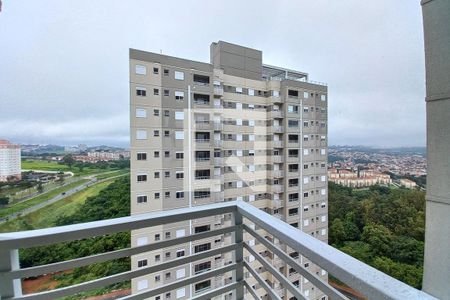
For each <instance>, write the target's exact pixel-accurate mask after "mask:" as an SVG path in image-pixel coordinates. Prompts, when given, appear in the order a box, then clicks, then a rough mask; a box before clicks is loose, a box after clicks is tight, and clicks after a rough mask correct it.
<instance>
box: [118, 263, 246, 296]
mask: <svg viewBox="0 0 450 300" xmlns="http://www.w3.org/2000/svg"><path fill="white" fill-rule="evenodd" d="M238 265H239V264H231V265H228V266H225V267H222V268H219V269H214V270H211V271H208V272H204V273H201V274H199V275H195V276H192V277H188V278H186V279H183V280H180V281H176V282H174V283H171V284H166V285H164V286H162V287H160V288H156V289H152V290H150V291H146V292H142V293H138V294H133V295H129V296H125V297H123V298H121V299H124V300H135V299H136V300H140V299H146V298H149V297H154V296H156V295H159V294H162V293H165V292H167V291H172V290H176V289H178V288H181V287H183V286H187V285H190V284H193V283H195V282H198V281H202V280H205V279H208V278H211V277H214V276H217V275H219V274H223V273H227V272H230V271H233V270H235V269H236V268H237V267H238Z"/></svg>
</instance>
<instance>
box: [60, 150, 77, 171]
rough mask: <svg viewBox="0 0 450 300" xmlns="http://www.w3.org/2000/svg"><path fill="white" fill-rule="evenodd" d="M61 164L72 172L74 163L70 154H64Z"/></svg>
mask: <svg viewBox="0 0 450 300" xmlns="http://www.w3.org/2000/svg"><path fill="white" fill-rule="evenodd" d="M63 162H64V164H66V165H67V166H68V167H69V169H71V170H72V166H73V164H74V163H75V159H74V158H73V156H72V154H66V155H64V157H63Z"/></svg>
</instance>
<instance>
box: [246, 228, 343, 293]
mask: <svg viewBox="0 0 450 300" xmlns="http://www.w3.org/2000/svg"><path fill="white" fill-rule="evenodd" d="M244 230H245V231H247V232H248V233H250V234H251V235H252V236H253V237H255V238H256V239H257V240H258V241H259V242H260V243H261V244H263V245H264V246H266V247H267V248H268V249H269V250H271V251H272V252H273V253H274V254H276V255H278V256H279V257H280V258H282V259H283V260H284V262H285V263H287V264H288V265H289V266H291V267H292V268H294V269H295V270H296V271H297V272H299V273H300V274H301V275H302V276H304V277H305V278H306V279H308V280H309V281H310V282H311V283H312V284H313V285H314V286H316V287H317V288H318V289H320V290H321V291H322V292H324V293H325V294H326V295H328V296H331V297H332V298H333V299H342V300H349V298H347V297H346V296H345V295H343V294H342V293H340V292H339V291H338V290H336V289H335V288H333V287H332V286H331V285H329V284H328V283H327V282H325V281H323V280H322V279H321V278H320V277H318V276H316V275H315V274H313V273H311V272H310V271H309V270H308V269H306V268H305V267H304V266H302V265H301V264H299V263H297V262H296V261H295V260H294V259H293V258H292V257H290V256H289V255H288V254H286V253H285V252H284V251H282V250H280V249H279V248H277V247H276V246H275V245H274V244H273V243H271V242H269V241H268V240H267V239H266V238H264V237H263V236H261V235H260V234H258V233H257V232H256V231H255V230H253V229H252V228H250V227H249V226H248V225H246V224H244Z"/></svg>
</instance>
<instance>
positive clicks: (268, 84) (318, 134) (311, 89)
mask: <svg viewBox="0 0 450 300" xmlns="http://www.w3.org/2000/svg"><path fill="white" fill-rule="evenodd" d="M327 102H328V96H327V87H326V86H325V85H323V84H318V83H310V82H309V81H308V75H307V74H306V73H302V72H297V71H292V70H288V69H284V68H279V67H273V66H267V65H263V64H262V52H261V51H258V50H254V49H250V48H246V47H242V46H237V45H233V44H229V43H225V42H222V41H219V42H218V43H213V44H212V45H211V63H210V64H208V63H202V62H195V61H190V60H185V59H180V58H175V57H169V56H165V55H160V54H155V53H149V52H143V51H138V50H133V49H131V50H130V120H131V130H130V133H131V212H132V214H139V213H144V212H151V211H161V210H168V209H174V208H180V207H188V206H196V205H203V204H207V203H214V202H222V201H230V200H242V201H246V202H250V203H252V204H254V205H255V206H256V207H258V208H260V209H262V210H264V211H266V212H268V213H270V214H272V215H275V216H277V217H279V218H281V219H283V220H285V221H286V222H288V223H290V224H291V225H292V226H295V227H298V228H299V229H301V230H303V231H304V232H307V233H310V234H311V235H313V236H315V237H317V238H319V239H321V240H323V241H324V242H327V237H328V213H327V211H328V208H327V205H328V203H327V195H328V191H327V169H326V162H327V140H328V136H327ZM229 222H230V219H229V216H211V217H209V218H205V219H201V220H195V221H192V222H180V223H177V224H171V225H167V226H166V225H162V226H158V227H152V228H149V229H146V230H138V231H133V232H132V245H133V246H136V245H143V244H146V243H151V242H154V241H162V240H166V239H171V238H176V237H181V236H184V235H189V234H191V233H196V232H202V231H207V230H213V229H219V228H221V227H222V226H224V225H227V224H228V223H229ZM230 238H231V237H230V236H226V235H225V236H216V237H213V238H210V239H206V240H202V241H199V242H196V243H193V245H189V244H186V245H177V246H176V247H172V248H167V249H165V250H164V251H162V252H161V251H160V252H149V253H146V254H143V255H139V256H135V257H133V259H132V267H133V269H134V268H138V267H142V266H145V265H151V264H153V263H158V262H162V261H167V260H171V259H174V258H177V257H179V256H182V255H189V254H190V253H194V252H196V251H201V250H202V249H210V248H211V249H213V248H214V247H218V246H221V245H223V244H226V243H227V242H229V241H230ZM272 239H273V240H274V242H275V243H276V238H273V237H272ZM248 242H249V243H251V244H253V245H254V246H255V249H257V250H259V248H261V251H263V249H265V248H264V247H262V246H261V245H258V244H257V243H256V242H255V241H254V240H249V241H248ZM287 250H288V251H289V249H287ZM264 255H265V256H268V257H269V258H270V259H271V261H272V262H273V264H274V265H275V266H276V267H277V268H279V270H280V271H282V272H284V273H285V274H286V275H288V274H290V275H289V278H290V279H291V280H292V282H294V283H295V284H298V286H299V288H300V289H302V291H303V292H304V294H305V295H308V297H310V299H324V296H323V294H322V293H321V292H320V291H318V290H317V289H314V287H313V286H312V285H311V284H310V283H309V282H308V281H307V280H305V279H304V278H302V277H301V276H299V275H298V274H296V273H294V272H291V273H290V270H289V268H288V267H286V266H285V265H283V264H282V263H281V261H280V260H279V259H277V258H276V257H273V255H272V254H271V253H264ZM291 256H293V257H294V256H298V255H296V253H291ZM246 259H247V260H249V261H251V262H253V260H254V258H252V257H251V256H249V255H247V256H246ZM298 259H299V261H301V262H302V263H303V264H304V265H305V266H308V268H310V270H311V271H315V272H316V273H317V274H320V275H321V276H324V278H326V276H327V274H326V273H325V272H324V271H323V270H321V269H320V268H318V267H316V266H312V265H310V264H309V262H308V260H307V259H306V258H303V257H299V258H298ZM229 260H231V257H226V256H220V255H219V256H216V257H212V258H211V259H208V260H204V261H201V262H195V263H192V264H191V265H186V266H185V267H184V268H178V269H174V270H166V271H165V272H163V273H159V274H150V275H148V276H143V277H142V278H138V279H136V280H133V282H132V290H133V293H138V292H141V291H144V290H147V289H151V288H154V287H157V286H160V285H162V284H165V283H168V282H173V281H176V280H177V279H181V278H184V277H187V276H190V275H191V274H196V273H198V272H201V271H204V270H206V269H210V268H214V267H215V266H223V265H224V264H226V263H227V261H229ZM254 263H255V268H259V265H258V264H257V263H256V262H254ZM261 271H262V269H261ZM246 275H247V274H246ZM228 277H229V276H227V275H226V276H221V277H216V278H211V279H210V280H208V281H206V282H201V283H198V284H196V285H193V286H192V287H185V288H182V289H179V290H176V291H173V292H171V293H170V295H169V294H166V295H160V296H158V297H159V299H168V298H170V299H189V298H190V297H192V296H193V295H197V294H199V293H201V291H203V290H205V289H210V288H214V287H219V286H221V285H223V284H226V283H227V281H228ZM268 280H269V281H272V278H269V277H268ZM254 287H255V288H256V289H257V292H258V293H259V294H260V295H261V296H264V295H265V292H264V290H263V289H260V288H258V285H257V284H256V283H255V286H254ZM273 287H274V288H275V289H277V291H279V293H281V294H283V293H286V291H285V290H284V289H281V288H280V287H279V285H278V283H274V285H273ZM191 288H192V290H191ZM229 297H232V295H230V296H229ZM290 297H291V296H290V295H289V293H288V294H287V295H285V299H289V298H290ZM225 298H226V297H225ZM155 299H157V297H156V298H155Z"/></svg>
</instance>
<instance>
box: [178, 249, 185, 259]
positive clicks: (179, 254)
mask: <svg viewBox="0 0 450 300" xmlns="http://www.w3.org/2000/svg"><path fill="white" fill-rule="evenodd" d="M184 255H185V251H184V249H183V250H178V251H177V257H183V256H184Z"/></svg>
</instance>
